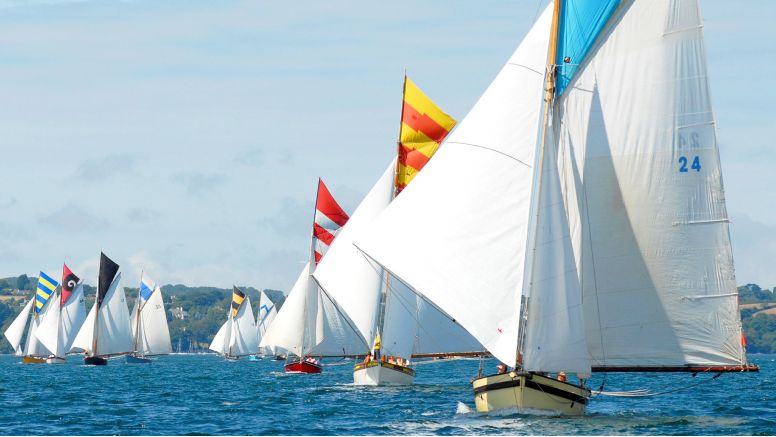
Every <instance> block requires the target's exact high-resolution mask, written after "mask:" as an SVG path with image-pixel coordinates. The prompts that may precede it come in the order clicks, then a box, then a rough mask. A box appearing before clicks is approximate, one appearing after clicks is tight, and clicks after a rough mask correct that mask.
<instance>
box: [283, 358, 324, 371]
mask: <svg viewBox="0 0 776 437" xmlns="http://www.w3.org/2000/svg"><path fill="white" fill-rule="evenodd" d="M284 370H285V372H286V373H321V370H323V369H322V368H321V366H320V365H318V364H314V363H311V362H309V361H296V362H293V363H288V364H286V365H285V367H284Z"/></svg>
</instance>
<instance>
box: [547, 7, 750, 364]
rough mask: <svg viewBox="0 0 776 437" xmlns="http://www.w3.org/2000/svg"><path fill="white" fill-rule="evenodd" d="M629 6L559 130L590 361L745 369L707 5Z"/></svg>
mask: <svg viewBox="0 0 776 437" xmlns="http://www.w3.org/2000/svg"><path fill="white" fill-rule="evenodd" d="M622 3H623V4H622V5H620V6H619V8H618V9H617V11H616V12H615V13H614V15H613V16H612V18H611V19H610V20H609V25H608V26H607V27H606V28H605V29H604V31H603V32H602V34H601V35H602V37H601V38H600V39H599V41H598V42H597V43H596V45H595V46H594V47H593V48H592V50H591V55H590V56H588V58H587V60H586V61H585V62H584V63H583V65H581V66H580V67H579V70H578V71H577V73H576V76H575V77H574V78H573V79H572V81H571V82H570V84H569V88H568V90H567V91H566V93H565V94H564V96H562V97H561V98H560V99H559V105H558V106H559V107H558V116H559V117H560V118H561V120H562V123H561V124H560V125H556V130H557V132H558V133H557V135H558V137H559V140H560V144H561V146H560V147H561V148H563V149H565V150H567V153H568V154H569V155H570V159H569V165H568V166H567V168H566V169H565V174H564V177H565V181H564V183H567V184H569V185H570V186H574V188H575V189H574V190H569V192H570V193H574V192H576V193H577V198H576V199H572V201H573V202H574V205H573V206H575V207H576V209H577V210H578V213H577V214H576V215H574V214H572V215H571V219H572V229H574V231H575V234H574V236H575V245H576V249H577V253H578V264H579V266H580V268H581V272H582V275H581V277H582V285H583V293H584V302H585V323H586V326H587V332H586V336H587V341H588V348H589V351H590V354H591V357H592V360H593V365H594V366H596V367H598V368H601V369H612V368H642V367H653V368H660V367H683V366H736V365H741V364H743V363H746V357H745V352H744V348H743V347H742V344H741V338H742V332H741V322H740V315H739V313H738V308H737V291H736V283H735V273H734V268H733V258H732V252H731V246H730V238H729V220H728V215H727V210H726V206H725V197H724V189H723V184H722V173H721V168H720V161H719V151H718V148H717V142H716V136H715V121H714V115H713V111H712V107H711V99H710V95H709V83H708V74H707V70H706V58H705V52H704V44H703V33H702V20H701V15H700V11H699V6H698V2H697V0H654V1H628V2H622Z"/></svg>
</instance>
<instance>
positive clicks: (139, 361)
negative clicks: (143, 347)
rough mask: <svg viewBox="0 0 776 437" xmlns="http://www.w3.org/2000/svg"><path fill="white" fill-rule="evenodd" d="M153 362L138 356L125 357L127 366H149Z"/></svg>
mask: <svg viewBox="0 0 776 437" xmlns="http://www.w3.org/2000/svg"><path fill="white" fill-rule="evenodd" d="M153 362H154V360H152V359H150V358H146V357H141V356H139V355H127V363H129V364H151V363H153Z"/></svg>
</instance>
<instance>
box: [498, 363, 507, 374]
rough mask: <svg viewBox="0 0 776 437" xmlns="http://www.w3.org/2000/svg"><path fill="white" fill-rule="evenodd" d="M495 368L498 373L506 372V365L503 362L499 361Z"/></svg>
mask: <svg viewBox="0 0 776 437" xmlns="http://www.w3.org/2000/svg"><path fill="white" fill-rule="evenodd" d="M496 369H497V370H498V374H499V375H503V374H505V373H507V365H506V364H504V363H499V364H498V366H496Z"/></svg>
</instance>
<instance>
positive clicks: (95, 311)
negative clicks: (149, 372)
mask: <svg viewBox="0 0 776 437" xmlns="http://www.w3.org/2000/svg"><path fill="white" fill-rule="evenodd" d="M120 283H121V273H120V272H119V265H118V264H116V263H115V262H113V260H111V259H110V258H108V257H107V256H106V255H105V254H104V253H102V252H100V271H99V275H98V278H97V296H96V297H95V299H94V305H93V306H92V309H91V310H90V311H89V314H88V315H87V316H86V320H85V321H84V323H83V325H81V329H80V330H79V331H78V334H77V335H76V337H75V340H74V341H73V346H72V348H71V350H82V351H83V352H84V364H86V365H95V366H104V365H106V364H108V360H107V359H108V358H109V357H112V356H119V355H126V354H128V353H131V352H132V351H133V350H134V348H133V341H132V327H131V323H130V320H129V307H128V306H127V298H126V295H125V294H124V289H119V284H120Z"/></svg>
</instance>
